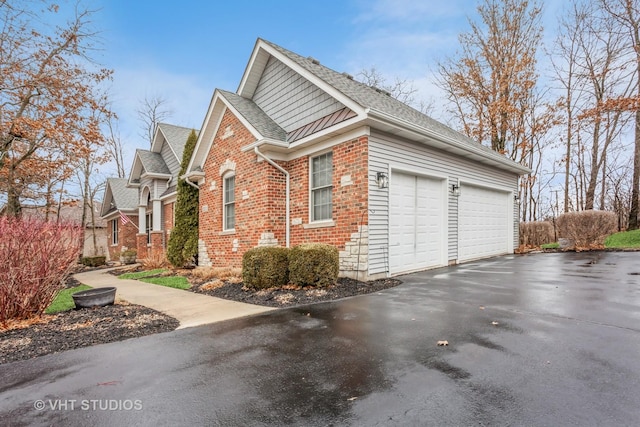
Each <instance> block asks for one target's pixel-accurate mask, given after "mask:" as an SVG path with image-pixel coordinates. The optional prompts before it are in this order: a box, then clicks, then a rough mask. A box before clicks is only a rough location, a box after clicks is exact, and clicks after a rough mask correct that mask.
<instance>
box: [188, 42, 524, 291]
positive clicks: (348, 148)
mask: <svg viewBox="0 0 640 427" xmlns="http://www.w3.org/2000/svg"><path fill="white" fill-rule="evenodd" d="M527 172H529V170H528V169H527V168H525V167H523V166H521V165H519V164H517V163H514V162H512V161H511V160H509V159H507V158H505V157H504V156H502V155H500V154H498V153H496V152H494V151H492V150H490V149H489V148H486V147H484V146H482V145H480V144H478V143H476V142H475V141H473V140H471V139H469V138H467V137H465V136H464V135H462V134H460V133H458V132H456V131H454V130H452V129H450V128H449V127H447V126H445V125H443V124H441V123H439V122H437V121H435V120H433V119H431V118H429V117H427V116H426V115H424V114H422V113H420V112H419V111H416V110H415V109H413V108H411V107H409V106H407V105H405V104H403V103H401V102H399V101H397V100H396V99H394V98H392V97H391V96H390V95H389V94H388V93H387V92H385V91H382V90H380V89H376V88H372V87H369V86H367V85H364V84H362V83H359V82H357V81H355V80H354V79H353V77H351V76H350V75H348V74H344V73H342V74H341V73H338V72H335V71H333V70H331V69H329V68H327V67H324V66H323V65H321V64H320V63H319V62H318V61H317V60H315V59H313V58H311V57H302V56H300V55H298V54H295V53H293V52H290V51H288V50H286V49H283V48H282V47H279V46H277V45H275V44H273V43H270V42H268V41H265V40H262V39H258V41H257V42H256V45H255V47H254V50H253V53H252V54H251V57H250V60H249V64H248V66H247V68H246V70H245V72H244V75H243V76H242V79H241V82H240V86H239V88H238V90H237V92H236V93H232V92H227V91H224V90H219V89H216V90H215V92H214V94H213V97H212V101H211V104H210V106H209V110H208V112H207V115H206V117H205V120H204V124H203V126H202V129H201V130H200V134H199V138H198V142H197V144H196V148H195V150H194V153H193V156H192V157H191V160H190V164H189V167H188V172H187V174H186V177H187V179H188V180H189V181H191V182H192V183H196V184H197V185H198V186H199V188H200V226H199V238H200V248H199V264H200V265H213V266H236V267H237V266H240V265H241V262H242V255H243V253H244V252H245V251H246V250H248V249H250V248H253V247H255V246H266V245H280V246H293V245H297V244H300V243H304V242H323V243H328V244H331V245H334V246H336V247H338V249H339V250H340V273H341V275H343V276H352V277H355V276H356V275H357V276H358V277H359V278H361V279H365V278H367V279H372V278H378V277H386V276H389V275H396V274H400V273H406V272H409V271H416V270H421V269H427V268H432V267H439V266H446V265H448V264H455V263H459V262H463V261H469V260H472V259H478V258H484V257H490V256H494V255H500V254H506V253H512V252H513V250H514V247H516V246H517V242H518V222H517V211H518V201H517V197H516V195H517V194H518V181H519V176H520V175H522V174H525V173H527Z"/></svg>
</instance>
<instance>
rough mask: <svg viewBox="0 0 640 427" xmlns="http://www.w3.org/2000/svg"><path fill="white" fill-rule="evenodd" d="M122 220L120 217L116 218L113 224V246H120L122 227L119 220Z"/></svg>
mask: <svg viewBox="0 0 640 427" xmlns="http://www.w3.org/2000/svg"><path fill="white" fill-rule="evenodd" d="M119 220H120V218H114V219H113V220H112V221H113V222H112V224H111V246H118V242H119V241H120V239H119V234H120V227H119V224H118V221H119Z"/></svg>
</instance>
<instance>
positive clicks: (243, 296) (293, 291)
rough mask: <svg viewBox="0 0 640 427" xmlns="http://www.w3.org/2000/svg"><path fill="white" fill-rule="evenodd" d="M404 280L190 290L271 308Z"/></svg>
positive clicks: (200, 286)
mask: <svg viewBox="0 0 640 427" xmlns="http://www.w3.org/2000/svg"><path fill="white" fill-rule="evenodd" d="M400 283H401V282H400V280H397V279H380V280H374V281H371V282H360V281H356V280H353V279H348V278H344V277H341V278H339V279H338V283H337V284H335V285H333V286H329V287H324V288H315V287H305V288H302V287H297V286H287V287H285V288H269V289H263V290H257V291H256V290H253V289H248V288H247V287H245V286H244V285H243V284H242V283H231V282H224V284H221V285H220V286H219V287H215V288H213V289H207V288H208V286H207V283H199V284H194V285H193V286H192V287H191V289H189V290H190V291H192V292H197V293H201V294H206V295H211V296H214V297H218V298H224V299H229V300H233V301H239V302H246V303H249V304H256V305H264V306H268V307H292V306H296V305H304V304H312V303H316V302H323V301H333V300H336V299H340V298H346V297H351V296H355V295H363V294H368V293H372V292H378V291H381V290H383V289H388V288H391V287H394V286H398V285H399V284H400Z"/></svg>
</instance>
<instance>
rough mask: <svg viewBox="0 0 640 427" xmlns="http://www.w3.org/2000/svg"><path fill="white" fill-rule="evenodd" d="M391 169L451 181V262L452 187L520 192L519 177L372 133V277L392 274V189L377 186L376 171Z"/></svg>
mask: <svg viewBox="0 0 640 427" xmlns="http://www.w3.org/2000/svg"><path fill="white" fill-rule="evenodd" d="M391 169H398V170H407V171H415V172H417V173H422V174H424V175H434V176H442V177H446V179H447V180H448V183H447V184H448V191H447V197H448V218H447V221H446V224H447V227H448V231H447V239H448V244H447V247H448V251H447V256H448V261H449V262H452V261H456V260H457V257H458V232H457V230H458V197H457V196H454V195H453V194H451V191H450V188H451V184H460V181H466V182H468V183H475V184H476V185H483V186H487V187H495V188H500V189H503V190H505V191H511V192H514V193H517V190H518V176H517V175H515V174H513V173H509V172H505V171H501V170H498V169H496V168H494V167H491V166H488V165H484V164H481V163H478V162H475V161H470V160H468V159H465V158H461V157H459V156H455V155H452V154H449V153H446V152H444V151H440V150H437V149H433V148H430V147H427V146H424V145H422V144H418V143H414V142H411V141H407V140H403V139H400V138H397V137H395V136H392V135H388V134H383V133H379V132H376V131H374V130H372V133H371V136H370V138H369V177H370V180H371V182H370V185H369V188H370V190H369V208H370V209H371V210H372V212H370V214H369V274H370V275H374V274H381V273H386V272H388V271H389V260H388V255H389V254H388V253H387V248H388V246H389V234H388V233H389V232H388V230H389V206H388V205H389V199H388V197H389V194H388V191H389V189H379V188H378V186H377V185H376V184H375V177H376V173H377V172H387V173H389V172H390V170H391ZM517 225H518V221H517V205H516V206H514V232H513V239H514V247H517V245H518V243H517V241H518V227H517Z"/></svg>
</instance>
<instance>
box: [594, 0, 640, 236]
mask: <svg viewBox="0 0 640 427" xmlns="http://www.w3.org/2000/svg"><path fill="white" fill-rule="evenodd" d="M600 4H601V5H602V7H603V8H604V10H605V11H606V12H607V14H608V15H609V16H610V17H611V18H613V20H614V22H615V23H616V24H617V25H618V26H619V27H618V28H619V29H620V33H621V36H622V37H623V38H624V46H625V47H626V51H627V53H628V56H629V58H630V61H629V63H630V64H631V65H632V69H633V74H634V78H635V96H628V97H627V98H626V99H625V98H621V99H619V100H618V101H620V102H619V103H617V104H618V105H617V108H621V109H625V110H631V111H634V112H635V114H634V115H633V119H634V121H635V128H634V149H633V178H632V183H631V209H630V211H629V229H630V230H635V229H637V228H638V214H639V213H640V205H639V204H638V202H639V200H638V199H639V198H640V22H639V21H640V5H639V4H638V2H637V1H635V0H606V1H605V0H600Z"/></svg>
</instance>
